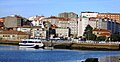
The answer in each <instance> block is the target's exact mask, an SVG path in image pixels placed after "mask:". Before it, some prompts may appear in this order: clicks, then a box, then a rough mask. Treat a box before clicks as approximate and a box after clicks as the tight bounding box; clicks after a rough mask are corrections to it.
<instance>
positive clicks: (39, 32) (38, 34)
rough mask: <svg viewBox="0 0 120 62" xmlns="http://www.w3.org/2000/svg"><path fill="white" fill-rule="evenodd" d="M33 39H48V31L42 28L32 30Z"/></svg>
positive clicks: (35, 27) (36, 27) (37, 27)
mask: <svg viewBox="0 0 120 62" xmlns="http://www.w3.org/2000/svg"><path fill="white" fill-rule="evenodd" d="M31 38H40V39H46V30H44V29H43V28H41V27H40V26H34V27H32V29H31Z"/></svg>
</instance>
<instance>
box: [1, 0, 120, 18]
mask: <svg viewBox="0 0 120 62" xmlns="http://www.w3.org/2000/svg"><path fill="white" fill-rule="evenodd" d="M83 11H92V12H101V13H106V12H110V13H120V0H0V17H5V16H9V15H15V14H16V15H21V16H23V17H31V16H35V15H43V16H58V14H59V13H62V12H74V13H76V14H78V15H80V13H81V12H83Z"/></svg>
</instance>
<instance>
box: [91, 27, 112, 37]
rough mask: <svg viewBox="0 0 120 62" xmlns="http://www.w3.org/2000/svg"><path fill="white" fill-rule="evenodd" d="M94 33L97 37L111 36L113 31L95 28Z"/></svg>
mask: <svg viewBox="0 0 120 62" xmlns="http://www.w3.org/2000/svg"><path fill="white" fill-rule="evenodd" d="M93 34H95V35H96V36H97V37H99V36H105V37H110V35H111V32H110V31H109V30H106V29H97V28H95V29H93Z"/></svg>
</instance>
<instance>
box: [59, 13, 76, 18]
mask: <svg viewBox="0 0 120 62" xmlns="http://www.w3.org/2000/svg"><path fill="white" fill-rule="evenodd" d="M58 17H64V18H78V15H77V14H76V13H74V12H63V13H59V14H58Z"/></svg>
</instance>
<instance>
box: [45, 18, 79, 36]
mask: <svg viewBox="0 0 120 62" xmlns="http://www.w3.org/2000/svg"><path fill="white" fill-rule="evenodd" d="M44 21H49V22H50V23H51V25H56V26H57V27H62V28H70V34H71V35H72V36H74V37H76V36H77V31H78V30H77V27H78V26H77V25H78V21H77V20H76V19H70V18H63V17H56V16H51V17H48V18H45V19H44Z"/></svg>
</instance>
